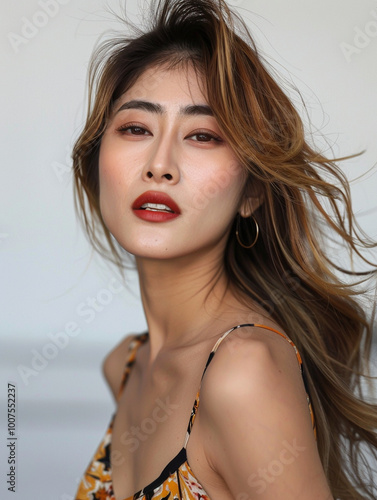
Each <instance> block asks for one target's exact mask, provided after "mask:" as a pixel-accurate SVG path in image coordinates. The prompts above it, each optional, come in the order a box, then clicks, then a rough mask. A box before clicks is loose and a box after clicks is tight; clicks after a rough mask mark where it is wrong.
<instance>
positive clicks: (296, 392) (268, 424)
mask: <svg viewBox="0 0 377 500" xmlns="http://www.w3.org/2000/svg"><path fill="white" fill-rule="evenodd" d="M241 330H242V333H241ZM237 333H238V336H237ZM232 334H236V335H235V338H233V339H232V338H230V337H229V339H227V338H226V339H224V341H223V342H222V343H221V344H220V346H219V348H218V350H217V352H216V354H215V356H214V358H213V360H212V362H211V364H210V365H209V367H208V370H207V372H206V374H205V377H204V378H203V384H202V389H201V397H200V411H201V425H203V430H204V431H205V434H206V436H207V437H208V439H206V441H205V454H206V457H207V460H208V463H209V465H210V466H211V468H212V469H213V470H214V471H215V472H216V473H217V474H218V475H219V476H220V477H221V478H222V479H223V480H224V481H225V483H226V484H228V485H229V488H230V490H231V493H232V494H233V495H234V496H235V497H237V495H239V494H240V493H247V495H248V496H247V497H246V496H245V498H249V499H251V498H258V499H261V500H262V499H264V498H273V497H276V498H279V499H280V498H281V499H283V498H284V499H285V498H318V499H322V498H331V496H330V497H329V489H328V485H327V482H326V478H325V475H324V472H323V469H322V466H321V462H320V458H319V454H318V450H317V445H316V441H315V437H314V433H313V428H312V422H311V416H310V411H309V407H308V402H307V395H306V391H305V387H304V383H303V380H302V375H301V370H300V364H299V361H298V358H297V356H296V352H295V349H294V347H293V346H292V345H291V344H290V343H289V342H288V341H287V340H286V339H285V338H283V337H281V336H280V335H279V334H278V333H274V332H271V331H269V330H266V329H264V328H256V327H250V328H249V327H247V328H242V329H239V331H238V332H237V330H235V331H234V332H232V333H231V334H230V335H232ZM271 464H272V465H271ZM269 467H270V469H271V471H269ZM280 470H281V474H280V472H279V471H280ZM264 471H267V472H264ZM283 471H284V474H283V473H282V472H283ZM259 472H261V476H260V477H259ZM278 472H279V473H278ZM271 478H272V479H271ZM307 484H313V488H312V491H311V493H310V494H309V496H308V492H307V491H306V492H305V495H306V496H305V495H303V494H304V491H305V488H306V487H307ZM267 486H268V488H267ZM288 487H289V491H290V494H291V495H292V496H289V495H288V494H287V496H284V495H281V492H282V491H288V490H287V488H288ZM311 495H312V496H311Z"/></svg>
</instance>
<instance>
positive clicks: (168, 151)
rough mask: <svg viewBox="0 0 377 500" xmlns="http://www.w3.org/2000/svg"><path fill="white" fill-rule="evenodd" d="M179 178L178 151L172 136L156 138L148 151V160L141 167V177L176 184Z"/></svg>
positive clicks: (151, 180) (150, 180)
mask: <svg viewBox="0 0 377 500" xmlns="http://www.w3.org/2000/svg"><path fill="white" fill-rule="evenodd" d="M179 178H180V173H179V168H178V152H177V145H175V143H174V138H169V137H165V138H160V139H156V141H155V142H154V144H153V147H152V149H151V151H150V157H149V161H148V162H147V164H146V165H145V167H144V169H143V179H144V180H146V181H149V182H158V183H161V182H168V183H169V184H176V183H177V182H178V181H179Z"/></svg>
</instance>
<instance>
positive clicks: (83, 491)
mask: <svg viewBox="0 0 377 500" xmlns="http://www.w3.org/2000/svg"><path fill="white" fill-rule="evenodd" d="M242 327H259V328H265V329H267V330H270V331H273V332H275V333H276V334H278V335H280V336H281V337H283V338H285V339H286V340H287V341H288V342H289V343H290V344H291V346H292V347H293V349H294V350H295V353H296V357H297V361H298V364H299V367H300V370H301V374H302V376H303V375H304V374H303V366H302V360H301V356H300V354H299V352H298V350H297V348H296V346H295V344H294V343H293V342H292V340H291V339H289V338H288V337H287V336H286V335H284V334H283V333H281V332H279V331H277V330H274V329H273V328H270V327H268V326H265V325H259V324H243V325H237V326H235V327H233V328H231V329H230V330H228V331H226V332H225V333H224V334H223V335H222V336H221V337H220V338H219V339H218V340H217V342H216V344H215V345H214V346H213V348H212V350H211V352H210V354H209V357H208V360H207V363H206V365H205V368H204V371H203V375H202V379H203V377H204V374H205V372H206V370H207V368H208V366H209V364H210V362H211V361H212V359H213V356H214V355H215V353H216V350H217V349H218V347H219V345H220V344H221V342H222V341H223V340H224V339H225V338H226V337H227V336H228V335H229V334H230V333H231V332H233V331H234V330H236V329H238V328H242ZM147 339H148V333H142V334H140V335H137V336H136V337H135V338H134V339H133V340H132V341H131V343H130V345H129V350H128V358H127V361H126V364H125V370H124V374H123V379H122V383H121V387H120V394H121V393H122V391H123V389H124V386H125V384H126V382H127V379H128V376H129V374H130V372H131V368H132V366H133V364H134V363H135V359H136V352H137V349H138V348H139V346H140V345H142V344H143V343H144V342H145V341H146V340H147ZM303 380H304V384H305V378H304V376H303ZM305 386H306V384H305ZM306 392H307V394H308V391H306ZM199 393H200V387H199V390H198V392H197V395H196V398H195V401H194V405H193V408H192V411H191V415H190V418H189V423H188V427H187V432H186V438H185V442H184V445H183V448H182V449H181V451H180V452H179V453H178V454H177V455H176V456H175V457H174V458H173V459H172V460H171V461H170V462H169V463H168V464H167V466H166V467H165V468H164V469H163V471H162V472H161V474H160V475H159V477H158V478H156V479H155V480H154V481H152V482H151V483H150V484H148V485H147V486H145V488H143V489H142V490H140V491H138V492H136V493H135V494H134V495H132V496H131V497H128V498H125V499H122V500H152V499H153V500H167V499H169V500H176V499H183V500H210V497H209V496H208V495H207V493H206V492H205V490H204V488H203V487H202V486H201V484H200V483H199V481H198V480H197V479H196V477H195V474H194V472H193V471H192V470H191V468H190V465H189V463H188V461H187V455H186V446H187V442H188V439H189V437H190V433H191V430H192V426H193V424H194V420H195V416H196V413H197V410H198V407H199ZM120 394H119V396H120ZM307 401H308V406H309V412H310V416H311V419H312V425H313V431H314V435H316V428H315V421H314V415H313V411H312V406H311V403H310V399H309V396H307ZM114 417H115V415H114V416H113V417H112V419H111V422H110V425H109V428H108V430H107V432H106V434H105V437H104V439H103V440H102V442H101V444H100V445H99V447H98V449H97V451H96V453H95V455H94V457H93V459H92V461H91V462H90V464H89V466H88V468H87V469H86V471H85V473H84V476H83V478H82V479H81V482H80V484H79V488H78V491H77V494H76V500H116V499H115V496H114V491H113V484H112V476H111V460H110V456H111V436H112V427H113V422H114ZM118 500H120V499H118Z"/></svg>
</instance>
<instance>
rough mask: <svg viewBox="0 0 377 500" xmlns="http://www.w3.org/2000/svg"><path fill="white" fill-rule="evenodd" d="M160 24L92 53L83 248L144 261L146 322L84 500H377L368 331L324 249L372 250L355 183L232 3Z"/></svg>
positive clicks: (108, 366)
mask: <svg viewBox="0 0 377 500" xmlns="http://www.w3.org/2000/svg"><path fill="white" fill-rule="evenodd" d="M151 19H152V21H151V23H152V26H151V27H150V29H149V30H148V31H146V32H145V33H144V34H140V33H138V34H137V35H136V36H135V37H134V38H133V39H124V38H119V39H118V40H115V41H114V40H113V41H111V42H107V43H105V44H104V45H103V46H102V48H100V49H99V50H98V51H97V53H96V55H95V59H94V62H93V64H92V67H91V76H90V87H91V91H92V93H93V94H94V97H95V99H94V102H93V105H92V107H91V109H90V110H89V113H88V118H87V123H86V125H85V128H84V130H83V132H82V134H81V136H80V137H79V139H78V141H77V143H76V145H75V148H74V154H73V157H74V167H75V178H76V190H77V191H76V193H77V200H78V202H79V203H78V205H79V207H80V209H81V213H82V216H83V218H84V222H85V225H86V229H87V231H88V234H89V236H90V237H91V240H92V242H93V243H94V245H95V247H96V248H97V249H99V250H100V251H102V252H105V250H106V249H105V246H104V244H103V243H102V242H101V240H100V237H99V236H98V234H97V229H98V228H101V230H102V231H103V233H104V235H105V236H106V239H107V243H108V244H109V246H110V249H111V251H112V255H113V259H115V261H116V262H117V263H119V264H120V265H122V257H121V252H122V249H124V250H126V251H127V252H129V253H131V254H133V255H134V256H135V263H136V266H137V270H138V273H139V278H140V289H141V296H142V301H143V306H144V310H145V315H146V320H147V324H148V333H143V334H141V335H132V336H129V337H127V338H126V339H125V340H123V341H122V342H121V343H120V344H119V345H118V346H117V347H116V348H115V349H114V350H113V351H112V352H111V353H110V354H109V355H108V357H107V358H106V360H105V363H104V372H105V375H106V378H107V380H108V382H109V385H110V388H111V390H112V391H113V393H114V396H115V398H116V400H117V411H116V415H115V416H114V419H113V420H112V422H111V425H110V428H109V429H108V432H107V434H106V436H105V438H104V440H103V442H102V443H101V445H100V447H99V449H98V450H97V452H96V454H95V457H94V459H93V460H92V462H91V463H90V465H89V467H88V469H87V471H86V473H85V475H84V478H83V480H82V482H81V484H80V486H79V490H78V492H77V499H78V500H84V499H85V500H87V499H112V500H114V499H116V500H123V499H131V498H135V499H136V498H161V499H162V498H170V499H173V498H187V499H191V498H212V499H216V500H217V499H224V500H228V499H234V498H236V499H237V500H246V499H254V498H258V499H261V500H262V499H271V498H276V499H279V500H285V499H296V498H300V499H308V500H309V499H329V498H333V497H335V498H342V499H351V498H352V499H353V498H360V499H361V498H374V494H375V489H373V488H374V487H373V484H372V480H371V477H370V476H368V475H367V472H368V470H367V471H365V470H362V469H361V466H362V461H363V457H364V455H363V453H362V450H361V449H360V446H359V445H360V444H363V446H366V447H367V448H369V449H370V450H371V451H372V453H374V455H375V452H376V445H377V435H376V427H377V425H376V424H377V413H376V409H377V407H376V406H375V405H373V404H372V403H370V402H369V403H368V402H367V401H366V400H364V399H363V398H362V397H361V394H360V393H358V392H357V390H358V389H359V388H360V382H361V368H363V367H364V366H365V365H364V363H365V360H366V359H367V356H368V353H369V347H370V341H371V329H370V327H369V326H368V322H367V319H366V316H365V314H364V312H363V310H362V309H361V307H360V306H359V305H358V304H357V302H356V300H355V297H354V296H355V294H356V293H357V292H356V291H355V289H354V287H351V286H349V285H346V284H344V283H343V282H341V281H340V279H339V278H338V277H337V275H336V274H335V273H334V271H336V270H337V266H336V265H335V264H334V263H333V262H332V261H331V259H330V258H329V257H328V256H327V254H326V252H325V250H324V246H323V244H322V241H321V237H322V235H323V233H325V232H326V231H329V230H332V231H335V233H336V234H337V235H338V236H339V237H340V238H341V239H342V241H343V243H344V245H346V247H347V248H348V249H350V250H351V251H352V252H353V253H356V254H357V255H359V256H360V257H362V255H361V253H360V250H359V248H360V245H361V246H367V245H368V243H367V242H364V241H363V240H362V239H361V238H360V237H359V236H358V235H357V234H355V229H354V226H355V221H354V218H353V215H352V209H351V202H350V198H349V191H348V185H347V182H346V180H345V178H344V177H343V175H342V174H341V172H340V170H338V168H337V167H336V166H335V165H334V163H332V162H331V161H328V160H327V159H326V158H324V157H323V156H322V155H321V154H319V153H318V152H316V151H313V150H312V149H311V148H310V147H309V146H308V144H307V143H306V142H305V140H304V134H303V126H302V122H301V120H300V118H299V116H298V114H297V112H296V111H295V109H294V107H293V106H292V104H291V102H290V101H289V99H288V98H287V96H286V95H285V94H284V92H283V91H282V89H281V88H280V87H279V86H278V85H277V83H276V82H275V81H274V80H273V79H272V78H271V76H270V75H269V73H268V72H267V70H266V69H265V67H264V66H263V64H262V62H261V59H260V58H259V56H258V53H257V51H256V48H255V46H254V44H253V42H252V40H251V38H250V35H248V32H247V28H246V27H245V26H244V25H243V23H242V22H241V21H240V20H239V19H237V17H236V16H235V15H234V14H232V13H231V12H230V10H229V9H228V7H227V6H226V4H225V2H224V1H223V0H195V1H194V0H164V1H162V0H161V1H159V2H157V5H155V4H153V5H152V13H151ZM235 21H236V22H237V27H235V26H234V22H235ZM240 28H242V30H243V31H242V33H243V35H242V36H241V34H239V33H240ZM329 177H331V178H332V182H329V180H328V179H329ZM325 178H326V180H325ZM339 186H340V187H339ZM324 200H325V201H326V204H327V205H329V212H330V213H329V214H328V213H327V212H326V211H325V209H324V207H323V206H324ZM343 209H344V210H345V216H343V213H342V210H343ZM114 239H115V240H116V241H115V240H114ZM370 245H372V244H370ZM372 246H373V245H372ZM364 260H365V261H366V259H364ZM366 262H367V261H366ZM215 354H216V355H215ZM303 367H305V373H303ZM304 376H305V378H304ZM357 394H358V395H357ZM199 396H200V404H199ZM193 402H194V405H193ZM369 473H370V474H371V473H372V471H371V470H369ZM135 492H136V493H135Z"/></svg>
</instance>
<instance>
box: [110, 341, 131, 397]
mask: <svg viewBox="0 0 377 500" xmlns="http://www.w3.org/2000/svg"><path fill="white" fill-rule="evenodd" d="M136 337H137V335H128V336H127V337H125V338H124V339H123V340H122V341H121V342H119V344H117V345H116V346H115V347H114V349H112V350H111V351H110V352H109V353H108V354H107V356H106V357H105V359H104V360H103V363H102V371H103V374H104V376H105V379H106V381H107V383H108V385H109V387H110V389H111V392H112V393H113V395H114V398H115V399H116V397H117V395H118V392H119V388H120V384H121V381H122V376H123V372H124V367H125V363H126V359H127V355H128V351H129V348H130V344H131V342H132V341H133V340H134V339H135V338H136Z"/></svg>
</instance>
